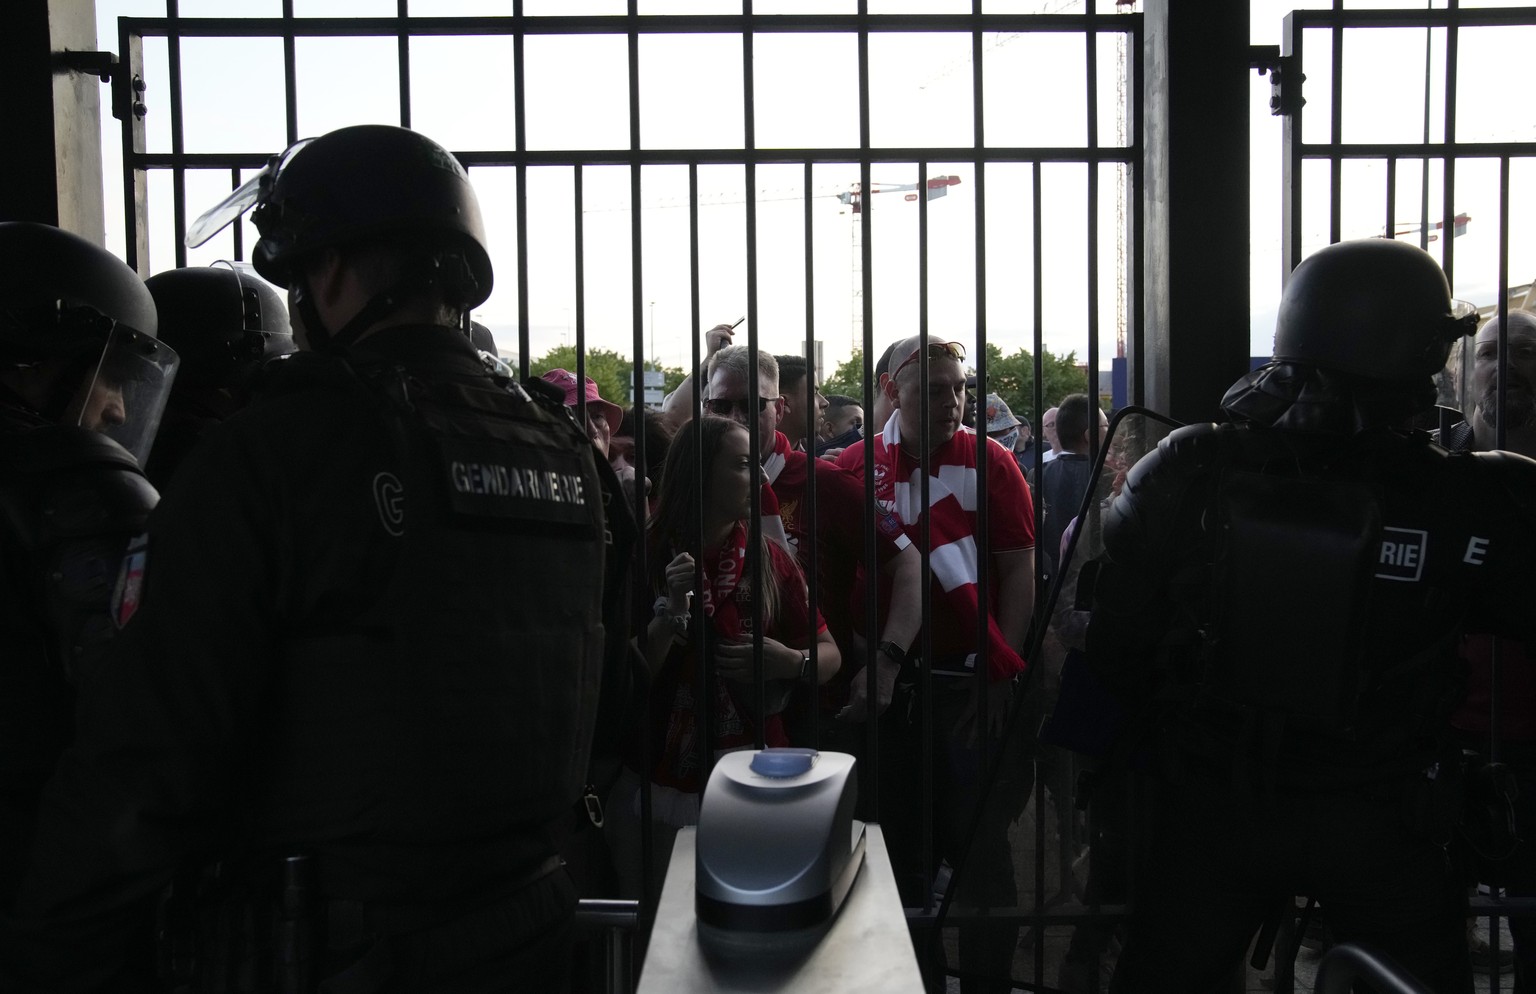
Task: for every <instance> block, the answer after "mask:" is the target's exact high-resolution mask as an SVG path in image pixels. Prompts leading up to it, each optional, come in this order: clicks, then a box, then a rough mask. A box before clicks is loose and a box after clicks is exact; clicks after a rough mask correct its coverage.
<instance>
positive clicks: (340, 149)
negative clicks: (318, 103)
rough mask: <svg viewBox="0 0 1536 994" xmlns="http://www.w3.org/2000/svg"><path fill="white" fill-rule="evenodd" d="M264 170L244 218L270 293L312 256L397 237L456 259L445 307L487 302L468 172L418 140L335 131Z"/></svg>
mask: <svg viewBox="0 0 1536 994" xmlns="http://www.w3.org/2000/svg"><path fill="white" fill-rule="evenodd" d="M268 169H269V170H270V172H269V173H268V174H267V177H268V179H267V182H266V183H265V185H264V187H263V188H261V189H259V190H258V195H257V205H256V211H255V213H254V214H253V215H252V218H251V219H252V220H253V221H254V222H255V224H256V228H257V230H258V231H260V232H261V240H260V241H258V242H257V243H256V248H255V251H254V252H253V253H252V261H253V262H255V264H256V271H257V272H259V273H261V275H262V276H264V277H266V278H267V279H268V280H271V281H272V282H273V283H275V284H277V285H278V286H280V287H285V288H286V287H287V286H288V283H289V281H290V279H291V278H292V273H293V266H294V264H295V262H296V261H297V260H299V259H302V258H304V257H305V256H308V255H310V254H312V253H313V252H315V251H317V250H319V249H323V248H329V247H331V246H336V245H346V244H349V243H352V242H358V241H364V240H369V239H375V238H381V237H388V236H407V237H409V238H410V239H411V240H412V241H413V242H416V243H417V244H425V245H429V246H431V247H432V248H434V249H442V250H446V251H448V252H450V253H452V254H454V255H456V256H457V257H458V258H460V259H462V260H463V266H462V272H457V273H454V272H445V273H444V274H443V275H444V277H445V279H444V283H443V285H444V291H445V297H446V299H447V300H448V302H449V303H452V304H457V305H462V306H464V307H466V308H468V307H473V306H475V305H477V304H480V303H482V302H483V301H484V300H485V299H486V298H487V297H489V296H490V293H491V259H490V256H489V254H487V252H486V249H485V226H484V224H483V223H482V221H481V219H480V205H479V202H478V201H477V200H476V199H475V191H474V189H473V188H472V187H471V186H470V185H469V174H468V173H466V172H465V171H464V167H463V166H462V165H460V163H459V160H458V159H456V158H454V156H453V153H451V152H449V151H448V150H447V149H445V148H443V147H442V146H441V145H439V144H437V143H436V142H434V141H432V140H431V139H430V138H427V137H426V136H425V135H420V134H417V133H416V132H414V131H410V130H407V129H405V128H396V127H392V126H390V125H384V124H362V125H357V126H354V127H349V128H341V129H339V130H337V131H332V132H330V133H329V134H326V135H322V136H321V137H319V138H314V139H310V140H307V141H304V142H301V143H299V144H297V145H295V146H293V147H292V148H290V149H289V150H288V151H287V152H284V153H283V155H282V156H281V157H279V158H278V159H277V160H276V162H275V163H273V164H272V165H270V166H269V167H268ZM258 179H259V178H258ZM258 185H260V184H259V183H258ZM237 193H238V191H237ZM230 220H233V218H230ZM215 230H217V229H215ZM212 233H213V232H209V233H208V234H209V235H212ZM189 237H190V236H189Z"/></svg>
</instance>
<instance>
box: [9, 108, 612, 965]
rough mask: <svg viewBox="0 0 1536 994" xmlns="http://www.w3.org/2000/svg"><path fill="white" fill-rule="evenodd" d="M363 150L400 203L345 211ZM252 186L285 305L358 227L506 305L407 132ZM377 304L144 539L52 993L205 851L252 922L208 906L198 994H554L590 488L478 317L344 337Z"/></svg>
mask: <svg viewBox="0 0 1536 994" xmlns="http://www.w3.org/2000/svg"><path fill="white" fill-rule="evenodd" d="M365 163H366V164H368V165H369V166H370V167H372V168H373V169H374V174H375V179H377V176H378V174H379V173H383V174H384V175H385V179H384V180H382V181H380V182H383V183H384V184H386V185H389V184H393V185H394V186H395V187H396V189H395V191H394V192H395V196H393V197H384V195H385V194H387V193H388V192H389V191H388V190H384V189H380V188H378V187H377V185H375V188H374V189H371V190H369V191H368V197H369V199H371V200H372V203H371V204H370V203H368V202H367V201H366V200H365V201H358V200H345V199H343V196H342V194H339V193H337V192H336V187H337V184H338V182H345V181H348V180H351V179H353V178H354V177H358V176H359V170H360V168H361V166H362V165H363V164H365ZM357 185H362V186H368V185H369V184H368V182H367V181H366V180H365V179H362V178H359V179H357ZM263 198H264V199H263V205H264V206H263V208H262V210H263V211H265V212H266V213H265V214H261V213H259V214H258V225H259V226H261V227H262V231H263V239H262V242H261V244H260V245H259V246H258V248H257V251H256V259H257V263H258V267H259V268H261V270H262V272H263V275H267V276H269V278H272V279H273V281H274V282H279V283H284V282H292V283H293V284H294V285H293V287H292V290H293V294H294V297H295V298H299V297H300V296H302V293H301V291H302V290H303V289H305V288H304V287H302V286H301V285H300V284H299V281H300V280H301V279H302V278H303V277H302V276H301V275H300V274H298V273H297V272H295V271H293V270H291V269H286V268H285V267H284V265H282V263H283V261H284V260H285V259H287V258H289V257H290V256H289V255H288V254H287V253H289V252H290V251H292V252H297V251H299V250H300V248H301V247H305V248H312V247H313V246H312V244H310V243H305V242H303V241H302V239H303V237H318V236H317V232H321V233H323V234H329V235H330V238H331V242H332V243H333V244H341V245H343V246H344V245H345V244H346V242H345V238H346V236H347V235H348V234H351V235H353V236H356V235H357V232H358V231H359V228H360V227H362V226H361V225H358V224H356V223H355V222H356V219H355V218H354V219H352V220H351V221H346V222H345V223H343V221H335V219H336V217H337V215H338V213H343V214H344V213H345V211H346V210H347V209H348V208H349V207H356V208H357V209H359V210H362V209H363V208H365V207H366V208H371V209H372V210H374V211H376V212H380V213H383V214H385V215H387V216H392V217H395V218H396V219H397V221H398V222H399V223H398V225H397V226H398V227H399V228H400V230H402V231H410V232H418V231H419V232H422V234H423V236H424V237H423V238H421V239H419V241H422V242H426V243H428V245H429V248H428V249H427V251H429V252H430V253H431V255H432V259H430V260H429V261H430V265H427V266H424V267H411V266H407V267H405V269H404V271H403V272H402V279H407V280H408V279H417V278H426V279H431V280H434V281H437V280H441V281H442V282H441V283H438V284H436V285H438V286H439V287H440V289H439V290H438V291H437V292H439V293H441V294H442V296H443V297H444V299H446V300H448V301H450V302H452V303H455V304H462V305H464V306H471V305H473V304H474V303H477V302H478V301H479V300H481V299H483V297H484V295H485V294H486V293H488V292H489V286H490V282H489V280H490V271H489V261H488V258H487V257H486V256H485V254H484V249H483V247H482V244H481V243H482V239H483V236H482V234H481V232H480V221H479V214H478V209H477V208H476V207H475V204H474V199H473V194H472V192H471V191H470V190H469V187H468V183H467V177H465V176H464V173H463V170H462V169H461V168H459V167H458V165H457V163H456V162H455V161H454V160H453V159H452V157H451V156H450V155H449V154H448V153H446V152H445V151H443V150H442V149H441V148H439V147H438V146H436V145H435V144H433V143H431V142H429V141H428V140H426V139H425V138H422V137H421V136H417V135H414V134H412V133H410V132H407V131H404V130H402V129H396V128H383V127H365V128H349V129H343V130H342V131H339V132H333V133H332V134H331V135H328V136H325V137H323V138H320V139H316V140H315V142H314V143H313V144H312V145H310V146H306V147H304V148H303V149H301V150H300V151H299V152H297V153H294V154H290V156H289V157H288V159H287V160H285V162H284V171H282V172H279V173H278V174H277V176H276V177H275V179H274V180H273V181H272V182H271V184H270V189H268V190H266V191H265V192H264V193H263ZM380 198H383V199H380ZM301 211H302V212H305V213H306V214H307V216H308V220H307V222H306V224H305V225H304V226H303V229H302V233H299V234H296V233H295V232H293V231H292V230H291V229H289V228H287V227H286V226H285V223H286V222H285V221H284V220H283V219H284V218H287V219H289V220H290V221H291V219H292V218H293V217H295V216H296V215H298V214H299V213H300V212H301ZM321 211H325V212H328V215H327V216H328V218H329V219H331V220H333V221H335V223H334V225H333V227H334V228H336V229H337V230H336V231H334V232H328V231H326V230H325V229H324V228H323V226H322V225H320V224H319V223H317V222H316V221H315V220H314V218H315V214H314V213H309V212H321ZM391 212H393V213H391ZM274 218H276V219H274ZM402 218H403V220H401V219H402ZM434 218H435V219H436V220H437V224H436V227H434V226H433V224H432V223H430V222H432V221H433V219H434ZM386 219H387V218H386ZM349 224H350V225H352V226H351V227H348V225H349ZM386 227H387V226H386ZM377 231H378V226H377V225H375V226H374V228H373V229H372V230H371V231H369V230H365V231H364V236H365V237H371V236H372V235H373V234H375V233H377ZM290 237H292V238H293V239H295V240H296V241H295V244H292V245H289V244H288V243H285V242H284V239H285V238H290ZM433 237H436V238H437V241H436V242H435V243H433V241H432V239H433ZM417 242H418V239H414V238H413V240H412V244H413V245H414V244H416V243H417ZM397 289H398V288H397ZM382 296H385V297H393V296H394V293H387V294H384V295H382ZM377 299H378V298H375V300H376V301H377ZM389 306H390V305H388V304H385V305H383V306H376V304H369V305H365V306H364V308H363V314H364V315H365V317H364V318H363V319H362V320H361V322H360V323H359V322H358V321H354V322H351V323H349V324H348V325H347V326H345V327H343V328H342V329H340V330H339V331H338V330H335V329H325V328H323V327H322V326H321V324H320V322H319V319H318V315H317V314H315V313H314V310H313V308H312V307H310V308H308V310H309V312H310V313H307V314H305V315H304V322H303V328H304V329H305V334H306V335H307V336H308V342H309V345H310V347H311V348H314V347H316V346H317V345H318V346H319V348H320V349H321V350H322V351H321V352H320V354H315V355H308V354H301V355H298V356H293V357H291V358H289V359H288V360H286V361H285V362H284V363H282V364H281V368H280V369H278V370H276V371H274V372H273V374H272V376H271V377H270V384H269V387H268V390H267V392H266V393H265V395H264V396H263V397H262V398H261V399H259V400H258V401H257V402H256V403H254V404H253V405H252V406H250V407H249V408H247V409H246V410H245V411H243V412H241V413H240V414H237V415H236V416H234V417H233V418H231V419H230V420H228V421H226V422H225V423H223V424H222V425H220V426H218V427H217V428H216V429H214V430H213V431H212V432H211V433H210V435H209V437H208V438H207V439H206V440H205V442H204V444H202V445H201V446H200V447H199V448H197V449H196V450H194V452H193V454H192V455H191V456H190V457H189V459H188V460H187V462H186V463H185V464H184V466H183V469H182V471H181V472H179V473H178V475H177V477H176V479H175V482H174V483H173V485H172V486H171V488H170V489H169V491H168V493H167V495H166V499H165V501H164V502H163V503H162V504H161V507H160V511H159V513H157V514H156V515H155V516H154V518H153V519H152V521H151V525H150V529H149V536H148V546H147V550H146V555H147V565H146V570H145V578H146V579H145V590H144V596H143V606H142V607H141V608H140V610H139V612H138V614H137V616H136V617H135V618H134V620H133V622H132V624H130V625H129V626H128V627H127V628H126V629H125V631H124V633H123V637H122V639H121V641H120V644H119V646H118V649H120V651H118V652H116V653H114V658H113V659H112V661H111V664H110V666H108V667H107V668H106V669H105V670H104V671H103V673H102V675H101V678H100V679H99V681H98V682H97V683H96V684H95V685H94V686H93V687H92V692H91V693H90V694H89V695H87V697H86V699H85V700H84V701H83V706H82V721H81V727H82V734H81V738H80V741H79V744H78V745H77V746H76V748H75V749H73V750H72V751H71V752H70V753H68V754H67V755H66V758H65V761H64V764H63V766H62V767H61V771H60V774H59V776H58V778H57V779H56V781H55V783H54V784H53V786H52V788H51V791H50V794H49V798H50V800H49V802H48V806H47V808H46V812H45V818H46V822H47V825H48V832H47V838H46V839H45V840H44V844H43V846H42V848H41V849H40V852H39V857H38V862H39V866H40V871H39V872H38V873H37V874H36V875H34V877H33V878H32V879H31V881H30V885H29V886H28V887H26V888H25V889H24V892H23V897H22V903H21V905H20V912H21V914H22V915H23V916H24V920H23V930H22V931H20V932H19V933H18V934H17V936H16V938H17V939H18V940H19V942H20V943H21V944H24V945H26V946H27V947H28V948H30V949H31V950H32V951H33V952H32V954H31V955H32V958H33V966H32V968H33V969H34V970H35V971H36V972H37V973H38V974H39V975H41V976H47V977H49V978H50V979H51V978H52V977H53V976H63V975H69V976H71V977H72V978H74V980H73V982H74V983H77V984H79V985H81V986H85V987H89V986H91V985H92V984H103V985H104V984H106V983H107V982H108V981H107V980H106V977H107V975H108V971H110V969H111V968H112V964H111V963H110V962H109V961H110V960H111V959H112V958H113V957H114V956H115V955H116V950H115V949H114V948H113V945H114V943H118V944H120V943H121V942H122V941H124V940H123V938H122V936H123V934H124V933H123V929H122V919H123V917H124V912H125V910H129V909H131V908H132V907H133V905H134V902H136V901H138V900H140V899H142V898H144V897H145V896H146V895H153V894H155V893H156V891H157V890H158V889H159V888H161V887H162V885H164V884H165V882H166V881H167V880H168V879H170V878H171V875H172V873H173V871H175V870H176V869H177V867H178V866H181V867H183V868H184V869H185V868H186V867H188V866H194V867H195V866H198V865H206V864H207V863H209V861H212V860H218V861H219V868H218V870H217V871H216V873H215V872H214V871H205V872H204V873H203V874H202V877H201V890H202V891H203V892H204V893H206V892H208V891H214V892H218V893H222V894H224V895H227V894H229V893H231V892H232V893H235V894H238V895H241V896H242V898H243V900H244V901H245V903H246V905H247V908H248V911H247V913H246V915H245V917H243V918H242V916H241V915H240V914H239V913H232V912H230V911H229V910H228V909H227V908H215V909H213V910H211V911H210V910H208V909H206V908H199V907H197V904H198V900H199V898H198V897H197V896H196V895H195V894H194V897H193V901H192V903H193V905H194V911H193V914H192V915H191V918H192V924H191V926H190V927H189V929H188V931H190V933H191V934H190V935H189V936H188V937H186V940H185V941H184V942H182V941H180V940H178V939H176V937H174V936H173V937H172V941H171V945H172V946H173V947H175V948H177V949H179V948H191V949H193V950H195V951H194V952H192V953H189V954H186V955H184V956H182V960H183V961H185V962H176V963H172V964H170V965H171V968H172V970H171V972H173V973H177V972H178V971H181V972H184V973H185V974H188V975H191V976H195V977H196V978H197V980H196V983H197V984H199V985H201V986H198V987H197V988H195V989H215V988H217V989H225V988H222V987H218V986H217V985H218V984H219V983H226V982H227V983H229V984H230V987H229V989H232V990H246V989H253V990H273V989H281V990H288V989H292V990H295V991H306V990H312V989H314V988H313V986H312V985H313V984H314V982H316V981H318V980H325V981H326V983H327V986H326V988H325V989H326V990H330V991H337V992H346V991H373V990H391V991H393V990H400V991H426V990H482V989H483V990H502V989H527V990H545V989H551V990H554V989H559V987H560V983H561V977H562V975H563V973H564V971H565V969H566V968H567V963H566V960H565V957H564V956H563V955H562V952H561V950H562V949H565V948H568V946H569V941H570V928H571V920H572V914H573V912H574V896H573V893H572V888H571V884H570V881H569V879H568V878H567V876H566V874H565V873H564V871H563V870H562V869H561V868H560V865H559V860H558V858H557V857H556V852H557V845H558V839H557V838H556V837H555V832H554V830H553V828H552V826H553V825H554V824H555V823H556V822H557V821H559V820H560V819H561V818H562V816H565V815H566V814H567V812H568V811H569V810H570V808H571V806H572V805H574V804H575V803H576V801H577V798H578V797H579V795H580V790H581V786H582V783H583V776H584V774H585V772H586V765H587V763H586V760H587V751H588V744H589V740H590V738H591V733H592V723H593V717H594V714H595V710H596V707H597V703H598V702H597V688H598V681H599V677H600V665H601V654H602V650H603V642H604V626H603V624H602V618H601V595H602V577H603V570H604V563H605V544H604V543H605V527H604V525H605V522H604V514H603V489H602V484H601V481H600V479H599V469H598V466H597V464H596V463H595V461H594V459H593V453H592V448H591V445H590V444H589V443H588V441H587V439H586V437H585V435H584V434H583V433H582V432H580V431H578V430H577V429H576V426H575V425H574V423H573V422H572V421H571V420H570V418H569V417H568V415H566V413H565V412H564V410H563V408H562V407H560V405H559V404H558V402H555V403H551V404H546V403H544V402H542V401H540V400H535V399H532V398H530V396H529V395H528V394H526V393H524V392H523V390H522V389H521V388H519V387H517V386H515V385H513V384H510V383H508V382H507V381H506V380H505V379H504V378H499V377H496V376H493V375H492V373H491V372H490V371H489V370H488V369H487V367H486V365H485V364H484V363H483V362H481V360H480V358H479V356H478V354H477V353H476V352H475V350H474V349H473V347H472V346H471V344H470V342H469V340H468V339H467V337H466V336H465V335H464V334H463V333H462V331H461V330H460V329H458V328H453V327H433V326H412V325H394V326H385V327H382V328H380V329H378V330H375V331H373V332H372V333H371V334H368V335H366V337H363V338H362V339H361V340H360V341H356V342H354V341H353V339H354V337H355V336H356V335H357V333H358V332H361V331H365V330H367V328H368V326H369V325H370V324H371V323H373V322H374V321H377V320H379V319H381V318H384V317H387V315H388V313H389ZM304 311H305V308H304V307H303V306H301V308H300V312H301V313H304ZM370 311H371V314H370ZM301 340H302V339H301ZM214 876H218V877H220V880H219V881H215V882H214V885H212V886H210V885H208V882H209V880H210V879H212V877H214ZM221 881H222V883H221ZM224 884H227V885H228V886H223V885H224ZM221 886H222V887H223V889H222V891H221V890H220V887H221ZM192 889H193V891H194V892H196V891H197V890H198V889H199V885H197V884H194V886H193V888H192ZM216 896H217V894H216ZM209 921H218V922H224V921H234V922H236V923H237V927H235V928H233V929H230V930H223V931H221V929H220V928H209V927H207V926H206V923H207V922H209ZM240 926H243V927H244V931H243V932H242V931H241V927H240ZM231 932H233V933H236V934H234V935H233V937H231V934H230V933H231ZM210 933H212V934H210ZM178 942H179V943H180V944H179V945H178ZM80 950H90V951H92V952H99V953H101V954H102V962H101V963H100V965H99V966H98V965H97V964H94V963H90V962H88V960H89V957H87V956H84V955H81V954H80V952H79V951H80ZM172 951H173V952H175V949H173V950H172ZM174 958H175V957H174V956H173V959H174ZM93 971H95V972H93ZM210 974H216V976H210ZM285 985H286V986H285Z"/></svg>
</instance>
